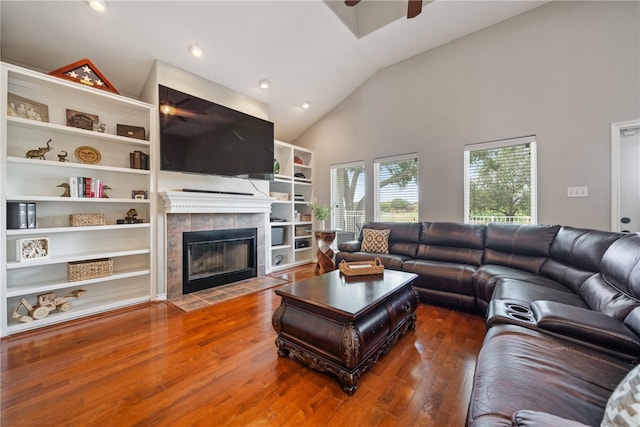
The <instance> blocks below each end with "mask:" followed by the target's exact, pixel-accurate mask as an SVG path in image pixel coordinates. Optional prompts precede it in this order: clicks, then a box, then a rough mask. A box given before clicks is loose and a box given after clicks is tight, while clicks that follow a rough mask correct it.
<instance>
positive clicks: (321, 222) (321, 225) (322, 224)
mask: <svg viewBox="0 0 640 427" xmlns="http://www.w3.org/2000/svg"><path fill="white" fill-rule="evenodd" d="M324 229H325V228H324V219H322V220H320V230H324Z"/></svg>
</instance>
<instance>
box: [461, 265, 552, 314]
mask: <svg viewBox="0 0 640 427" xmlns="http://www.w3.org/2000/svg"><path fill="white" fill-rule="evenodd" d="M507 279H513V280H518V281H521V282H526V283H530V284H535V285H539V286H543V287H547V288H551V289H564V288H565V286H564V285H562V284H560V283H558V282H556V281H555V280H551V279H549V278H547V277H544V276H541V275H539V274H537V273H532V272H528V271H524V270H520V269H518V268H513V267H506V266H504V265H494V264H484V265H481V266H480V267H478V269H477V270H476V272H475V273H474V274H473V292H474V295H475V296H476V301H477V303H478V304H477V308H478V310H480V312H481V313H484V312H485V311H486V309H487V306H488V304H489V301H491V298H492V297H493V292H494V290H495V287H496V286H497V285H498V283H500V282H501V281H502V280H507Z"/></svg>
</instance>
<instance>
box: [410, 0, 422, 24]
mask: <svg viewBox="0 0 640 427" xmlns="http://www.w3.org/2000/svg"><path fill="white" fill-rule="evenodd" d="M420 12H422V0H409V5H408V6H407V19H411V18H415V17H416V16H418V15H420Z"/></svg>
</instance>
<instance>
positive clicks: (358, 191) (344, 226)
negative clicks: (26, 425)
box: [331, 161, 365, 238]
mask: <svg viewBox="0 0 640 427" xmlns="http://www.w3.org/2000/svg"><path fill="white" fill-rule="evenodd" d="M364 197H365V173H364V162H363V161H358V162H351V163H342V164H338V165H332V166H331V206H336V207H335V208H333V209H332V211H331V215H332V223H333V226H334V228H336V229H338V230H344V231H348V232H353V234H354V238H355V237H356V236H357V235H358V232H359V231H360V226H362V224H363V223H364V200H365V199H364Z"/></svg>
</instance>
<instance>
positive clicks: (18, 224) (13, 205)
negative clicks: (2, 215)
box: [7, 202, 36, 230]
mask: <svg viewBox="0 0 640 427" xmlns="http://www.w3.org/2000/svg"><path fill="white" fill-rule="evenodd" d="M21 228H36V204H35V203H32V202H7V229H9V230H17V229H21Z"/></svg>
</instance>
